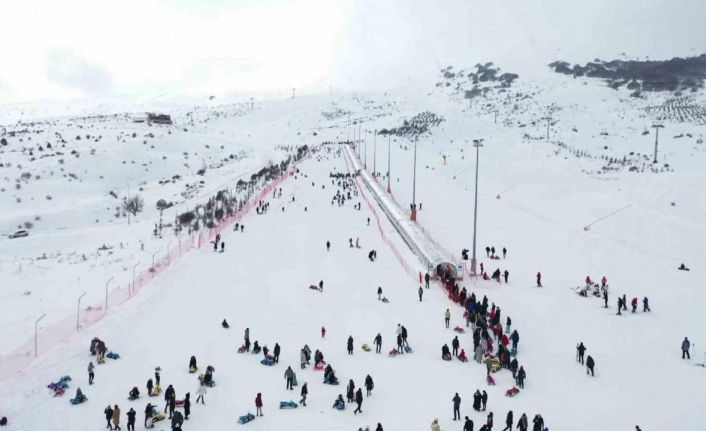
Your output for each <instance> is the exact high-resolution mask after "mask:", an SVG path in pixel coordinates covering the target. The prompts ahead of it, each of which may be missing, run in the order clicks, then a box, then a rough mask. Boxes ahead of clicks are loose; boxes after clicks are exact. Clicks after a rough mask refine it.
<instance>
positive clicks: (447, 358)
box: [441, 354, 451, 361]
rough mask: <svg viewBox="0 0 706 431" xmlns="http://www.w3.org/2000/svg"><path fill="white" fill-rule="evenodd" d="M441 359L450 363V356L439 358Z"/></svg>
mask: <svg viewBox="0 0 706 431" xmlns="http://www.w3.org/2000/svg"><path fill="white" fill-rule="evenodd" d="M441 359H443V360H444V361H450V360H451V355H450V354H449V355H443V356H442V357H441Z"/></svg>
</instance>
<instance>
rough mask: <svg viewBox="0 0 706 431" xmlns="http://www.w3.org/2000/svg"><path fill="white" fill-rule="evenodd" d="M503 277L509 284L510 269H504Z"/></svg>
mask: <svg viewBox="0 0 706 431" xmlns="http://www.w3.org/2000/svg"><path fill="white" fill-rule="evenodd" d="M503 277H504V278H505V284H507V279H508V277H510V271H508V270H507V269H506V270H505V271H503Z"/></svg>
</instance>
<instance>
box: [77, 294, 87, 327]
mask: <svg viewBox="0 0 706 431" xmlns="http://www.w3.org/2000/svg"><path fill="white" fill-rule="evenodd" d="M85 294H86V292H83V293H82V294H81V296H79V297H78V304H77V305H76V331H77V332H78V328H79V324H78V322H79V316H80V315H81V298H83V297H84V295H85Z"/></svg>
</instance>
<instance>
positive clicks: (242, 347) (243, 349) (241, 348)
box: [238, 344, 245, 353]
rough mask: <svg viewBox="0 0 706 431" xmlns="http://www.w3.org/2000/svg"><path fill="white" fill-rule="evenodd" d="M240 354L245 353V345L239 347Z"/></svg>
mask: <svg viewBox="0 0 706 431" xmlns="http://www.w3.org/2000/svg"><path fill="white" fill-rule="evenodd" d="M238 353H245V345H244V344H243V345H242V346H240V347H238Z"/></svg>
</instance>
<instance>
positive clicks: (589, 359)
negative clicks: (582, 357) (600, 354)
mask: <svg viewBox="0 0 706 431" xmlns="http://www.w3.org/2000/svg"><path fill="white" fill-rule="evenodd" d="M595 366H596V363H595V362H594V361H593V357H592V356H591V355H588V357H587V358H586V375H588V373H589V372H590V373H591V377H593V376H594V374H593V367H595Z"/></svg>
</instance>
